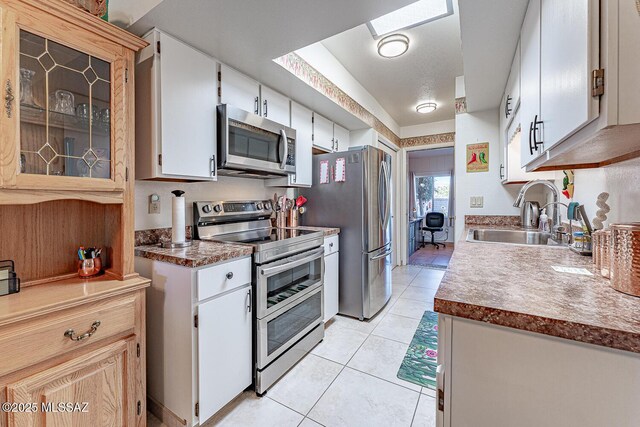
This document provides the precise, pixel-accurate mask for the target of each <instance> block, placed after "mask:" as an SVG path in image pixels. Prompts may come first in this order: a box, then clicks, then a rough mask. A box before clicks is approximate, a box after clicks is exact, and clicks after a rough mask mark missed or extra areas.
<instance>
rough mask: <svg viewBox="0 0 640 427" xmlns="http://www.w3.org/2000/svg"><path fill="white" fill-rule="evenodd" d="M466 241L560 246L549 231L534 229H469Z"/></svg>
mask: <svg viewBox="0 0 640 427" xmlns="http://www.w3.org/2000/svg"><path fill="white" fill-rule="evenodd" d="M467 242H476V243H477V242H485V243H486V242H489V243H508V244H512V245H542V246H557V247H562V245H561V244H559V243H557V242H555V241H554V240H552V239H551V234H550V233H543V232H540V231H535V230H493V229H471V230H469V234H468V235H467Z"/></svg>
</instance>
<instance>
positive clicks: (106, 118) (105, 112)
mask: <svg viewBox="0 0 640 427" xmlns="http://www.w3.org/2000/svg"><path fill="white" fill-rule="evenodd" d="M100 126H101V127H102V129H103V130H104V131H105V132H107V131H109V129H110V127H111V110H109V108H103V109H102V110H100Z"/></svg>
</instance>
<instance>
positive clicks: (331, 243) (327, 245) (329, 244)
mask: <svg viewBox="0 0 640 427" xmlns="http://www.w3.org/2000/svg"><path fill="white" fill-rule="evenodd" d="M339 250H340V240H339V239H338V235H337V234H336V235H334V236H329V237H325V238H324V256H327V255H331V254H332V253H334V252H338V251H339Z"/></svg>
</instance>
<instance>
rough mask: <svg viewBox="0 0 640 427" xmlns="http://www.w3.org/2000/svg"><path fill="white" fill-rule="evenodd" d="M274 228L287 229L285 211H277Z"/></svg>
mask: <svg viewBox="0 0 640 427" xmlns="http://www.w3.org/2000/svg"><path fill="white" fill-rule="evenodd" d="M276 227H278V228H287V211H279V212H277V213H276Z"/></svg>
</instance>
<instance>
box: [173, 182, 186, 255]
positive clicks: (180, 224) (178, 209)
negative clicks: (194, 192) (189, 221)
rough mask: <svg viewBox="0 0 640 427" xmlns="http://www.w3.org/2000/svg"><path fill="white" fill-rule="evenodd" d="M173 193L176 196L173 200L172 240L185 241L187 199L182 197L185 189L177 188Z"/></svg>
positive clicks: (174, 241)
mask: <svg viewBox="0 0 640 427" xmlns="http://www.w3.org/2000/svg"><path fill="white" fill-rule="evenodd" d="M172 193H173V194H174V195H175V196H176V197H174V198H173V200H172V208H173V210H172V212H171V241H172V242H173V243H183V242H184V241H185V199H184V197H182V195H183V194H184V191H180V190H175V191H172Z"/></svg>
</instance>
